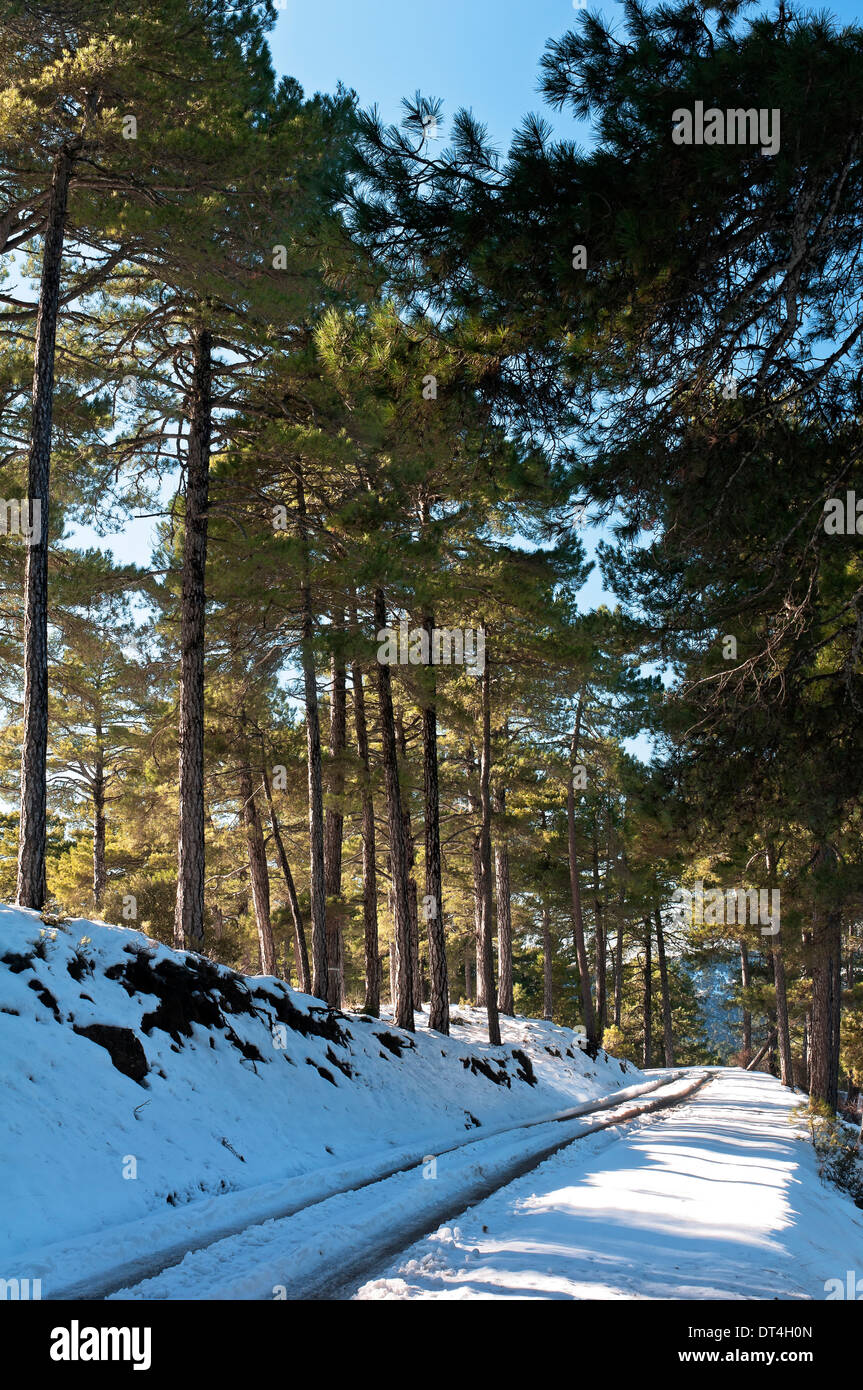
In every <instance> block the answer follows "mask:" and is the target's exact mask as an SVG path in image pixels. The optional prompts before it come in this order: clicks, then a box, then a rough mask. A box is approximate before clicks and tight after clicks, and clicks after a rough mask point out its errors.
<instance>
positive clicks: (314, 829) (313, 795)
mask: <svg viewBox="0 0 863 1390" xmlns="http://www.w3.org/2000/svg"><path fill="white" fill-rule="evenodd" d="M297 514H298V518H299V526H300V540H301V542H302V546H303V578H302V583H301V585H300V599H301V604H302V632H301V638H302V640H301V647H302V663H303V691H304V695H305V704H306V750H307V760H308V771H309V891H310V897H311V912H312V993H313V994H314V996H315V998H316V999H323V1000H327V999H328V998H329V973H328V968H327V909H326V900H327V898H326V889H325V884H324V783H323V767H322V759H321V724H320V717H319V714H318V684H317V680H316V678H315V654H314V650H313V647H312V641H313V638H314V616H313V611H312V589H311V582H310V578H309V554H308V526H307V519H306V493H305V488H304V486H303V476H302V473H300V472H298V473H297Z"/></svg>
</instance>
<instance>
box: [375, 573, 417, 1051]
mask: <svg viewBox="0 0 863 1390" xmlns="http://www.w3.org/2000/svg"><path fill="white" fill-rule="evenodd" d="M374 612H375V631H376V632H381V631H382V630H383V629H384V628H386V625H387V610H386V603H385V601H384V593H383V589H375V593H374ZM377 675H378V705H379V709H380V726H381V745H382V751H383V765H384V786H385V788H386V797H387V823H388V826H389V838H390V864H391V870H392V893H393V918H394V929H395V939H394V945H395V957H396V959H395V971H394V976H395V990H396V999H395V1012H394V1022H395V1025H396V1027H397V1028H405V1029H407V1030H408V1031H409V1032H411V1033H412V1032H413V1031H414V1009H413V980H412V973H413V972H412V969H411V966H412V959H411V921H410V907H409V903H408V864H407V851H406V848H405V842H404V815H403V807H402V799H401V787H400V785H399V764H398V748H397V746H396V726H395V716H394V714H393V695H392V678H391V675H390V668H389V666H388V665H387V663H386V662H384V661H379V662H378V672H377Z"/></svg>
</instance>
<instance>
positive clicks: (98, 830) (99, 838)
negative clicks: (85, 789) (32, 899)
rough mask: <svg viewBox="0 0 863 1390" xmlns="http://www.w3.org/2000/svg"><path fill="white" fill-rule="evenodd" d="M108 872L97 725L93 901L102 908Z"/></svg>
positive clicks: (102, 762) (100, 753)
mask: <svg viewBox="0 0 863 1390" xmlns="http://www.w3.org/2000/svg"><path fill="white" fill-rule="evenodd" d="M107 881H108V872H107V869H106V866H105V764H104V753H103V750H102V729H101V726H100V725H97V726H96V759H95V766H94V769H93V902H94V904H95V906H96V907H97V908H101V906H102V902H103V899H104V897H105V884H106V883H107Z"/></svg>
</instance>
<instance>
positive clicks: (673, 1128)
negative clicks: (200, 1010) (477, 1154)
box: [356, 1068, 863, 1299]
mask: <svg viewBox="0 0 863 1390" xmlns="http://www.w3.org/2000/svg"><path fill="white" fill-rule="evenodd" d="M799 1103H800V1097H799V1096H795V1095H793V1094H792V1093H790V1092H789V1091H787V1090H785V1089H784V1088H783V1087H782V1086H781V1085H780V1083H779V1082H778V1081H776V1080H775V1079H774V1078H773V1077H770V1076H767V1075H765V1074H763V1073H760V1072H754V1073H750V1072H745V1071H741V1070H738V1069H736V1068H734V1069H719V1070H717V1071H716V1074H715V1076H714V1078H713V1080H711V1082H710V1083H709V1084H708V1086H707V1087H705V1089H703V1090H702V1091H700V1092H699V1093H698V1095H697V1096H695V1097H694V1098H693V1099H692V1100H691V1101H689V1102H688V1103H687V1104H686V1105H685V1106H683V1107H680V1108H678V1109H675V1110H673V1111H671V1112H667V1113H666V1114H664V1115H662V1116H657V1117H655V1118H649V1119H645V1120H641V1121H639V1122H638V1123H637V1124H636V1125H633V1126H629V1127H627V1128H626V1129H625V1130H622V1131H616V1130H610V1131H606V1132H605V1133H603V1134H601V1135H596V1136H592V1137H590V1138H587V1139H585V1140H584V1141H582V1142H580V1143H578V1144H575V1145H571V1146H570V1147H568V1148H567V1149H565V1150H563V1151H562V1152H561V1153H559V1154H558V1155H556V1156H555V1157H552V1158H550V1159H548V1160H547V1161H546V1162H545V1163H544V1164H542V1165H541V1167H539V1168H537V1169H534V1170H533V1171H532V1172H530V1173H528V1174H527V1175H525V1176H524V1177H523V1178H520V1179H518V1180H517V1181H515V1182H513V1183H511V1184H509V1185H508V1186H507V1187H505V1188H503V1189H501V1190H500V1191H498V1192H497V1193H495V1194H494V1195H492V1196H490V1197H489V1198H488V1199H487V1200H485V1201H483V1202H481V1203H479V1204H478V1205H476V1206H474V1207H472V1208H471V1209H470V1211H468V1212H466V1213H465V1214H464V1215H463V1216H462V1217H461V1218H460V1219H459V1220H458V1222H457V1223H450V1224H444V1225H441V1226H440V1227H439V1228H438V1229H437V1230H436V1231H435V1232H434V1233H433V1234H431V1235H429V1236H427V1237H426V1238H424V1239H423V1240H421V1241H419V1243H417V1244H415V1245H413V1246H412V1247H411V1248H410V1249H407V1250H405V1251H403V1253H402V1254H401V1255H400V1256H399V1258H398V1259H397V1260H396V1261H395V1262H394V1263H393V1264H392V1265H391V1266H390V1267H389V1268H388V1269H386V1270H383V1271H381V1273H380V1274H379V1276H378V1277H376V1278H374V1279H371V1280H368V1281H366V1282H365V1283H364V1284H363V1285H362V1287H361V1288H360V1289H359V1290H358V1292H357V1293H356V1297H357V1298H359V1299H393V1298H395V1299H407V1298H444V1299H454V1298H545V1299H553V1298H558V1299H559V1298H564V1299H587V1298H592V1299H598V1298H599V1299H633V1298H636V1299H645V1298H648V1299H672V1298H673V1299H725V1298H728V1299H824V1298H825V1297H826V1292H825V1289H826V1286H827V1284H828V1281H829V1280H831V1279H840V1280H842V1281H843V1283H844V1281H845V1278H846V1271H847V1270H849V1269H850V1270H856V1271H863V1213H861V1212H859V1211H858V1210H857V1209H856V1208H855V1207H854V1206H853V1204H852V1202H851V1201H850V1199H849V1198H848V1197H847V1196H846V1195H844V1194H842V1193H840V1192H837V1191H836V1190H835V1189H834V1188H831V1187H827V1186H825V1185H824V1184H822V1182H821V1180H820V1178H819V1176H818V1173H817V1168H816V1162H815V1157H814V1154H813V1151H812V1148H811V1145H810V1144H809V1143H808V1142H807V1140H806V1138H805V1134H806V1131H805V1129H804V1128H803V1127H802V1126H801V1125H800V1124H799V1123H797V1122H794V1120H793V1116H792V1113H791V1112H792V1111H793V1110H794V1108H795V1107H796V1106H797V1105H799Z"/></svg>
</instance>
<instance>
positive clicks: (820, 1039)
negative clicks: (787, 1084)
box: [809, 845, 842, 1110]
mask: <svg viewBox="0 0 863 1390" xmlns="http://www.w3.org/2000/svg"><path fill="white" fill-rule="evenodd" d="M827 856H828V850H827V848H826V846H823V845H822V846H819V847H818V850H817V852H816V866H817V868H823V866H824V864H825V863H826V861H827ZM816 892H820V888H817V889H816ZM841 950H842V929H841V915H840V913H839V912H838V911H837V909H836V908H835V907H833V906H830V905H827V904H825V903H824V902H823V901H821V900H820V899H819V898H816V903H815V910H814V912H813V919H812V946H811V953H812V1031H811V1035H810V1039H809V1049H810V1056H809V1077H810V1081H809V1094H810V1097H811V1099H813V1100H819V1101H823V1102H824V1103H825V1104H826V1105H828V1106H829V1107H830V1108H831V1109H832V1110H835V1109H836V1106H837V1104H838V1100H839V1072H838V1067H837V1057H836V1042H835V1031H836V1026H837V1015H838V1012H839V1002H840V1001H839V1000H838V999H837V998H836V970H835V962H836V960H837V958H838V957H839V956H840V954H841Z"/></svg>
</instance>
